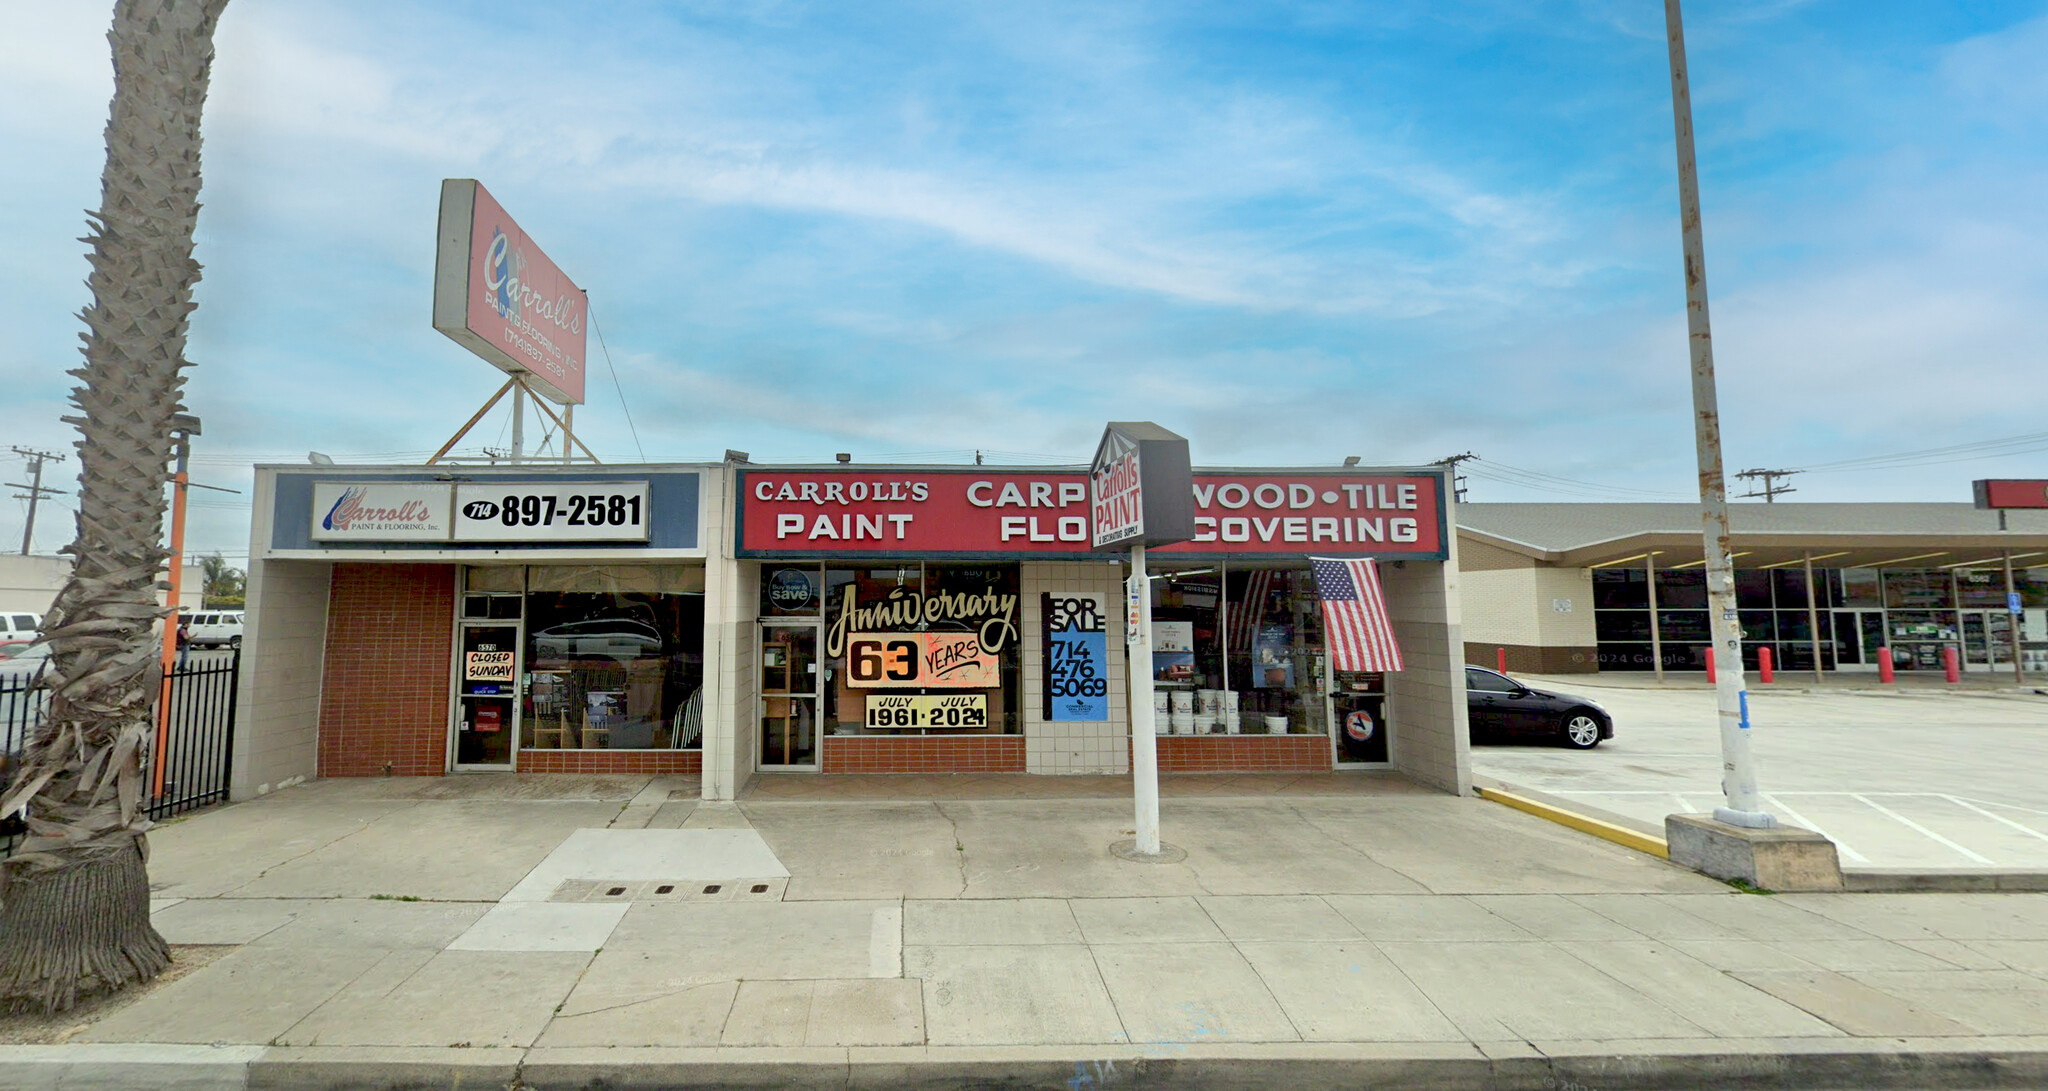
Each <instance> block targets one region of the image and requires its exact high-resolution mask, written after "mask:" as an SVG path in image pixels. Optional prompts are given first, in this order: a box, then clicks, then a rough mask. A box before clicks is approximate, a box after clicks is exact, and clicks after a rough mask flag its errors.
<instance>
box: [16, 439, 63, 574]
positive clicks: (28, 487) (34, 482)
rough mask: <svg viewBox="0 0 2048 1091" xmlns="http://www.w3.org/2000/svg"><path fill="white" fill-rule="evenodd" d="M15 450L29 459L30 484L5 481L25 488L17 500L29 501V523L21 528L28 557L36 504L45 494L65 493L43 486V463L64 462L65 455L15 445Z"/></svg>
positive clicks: (34, 526)
mask: <svg viewBox="0 0 2048 1091" xmlns="http://www.w3.org/2000/svg"><path fill="white" fill-rule="evenodd" d="M13 451H14V453H15V454H17V455H20V456H21V457H23V458H25V459H28V484H25V485H24V484H22V483H21V482H18V481H8V482H5V484H6V485H8V486H9V487H11V488H16V489H21V490H24V491H22V492H18V493H15V494H14V498H15V499H16V500H26V501H28V525H27V526H25V527H23V528H22V530H21V555H22V556H24V557H26V556H28V551H29V549H30V548H31V547H32V546H33V545H34V542H35V537H36V505H37V504H38V503H40V502H41V501H42V499H43V497H45V496H62V495H64V494H63V493H62V492H59V491H58V490H56V489H46V488H44V487H43V463H45V462H62V461H64V456H63V455H60V454H57V453H55V452H52V451H38V450H34V449H32V448H29V447H15V448H13Z"/></svg>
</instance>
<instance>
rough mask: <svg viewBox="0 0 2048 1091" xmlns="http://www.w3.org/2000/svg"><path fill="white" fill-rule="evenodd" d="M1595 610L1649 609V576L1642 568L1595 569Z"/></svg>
mask: <svg viewBox="0 0 2048 1091" xmlns="http://www.w3.org/2000/svg"><path fill="white" fill-rule="evenodd" d="M1593 608H1594V609H1595V610H1647V609H1649V608H1650V579H1649V574H1648V573H1646V572H1644V571H1643V570H1642V569H1640V568H1596V569H1594V570H1593Z"/></svg>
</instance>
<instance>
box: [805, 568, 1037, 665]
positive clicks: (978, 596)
mask: <svg viewBox="0 0 2048 1091" xmlns="http://www.w3.org/2000/svg"><path fill="white" fill-rule="evenodd" d="M1016 638H1017V596H1016V595H1014V594H1010V593H1008V592H1001V591H996V590H994V589H990V590H987V591H966V592H954V591H933V592H920V591H913V590H911V589H909V588H907V587H893V588H890V590H889V593H888V594H887V595H886V596H884V597H883V598H882V599H881V600H880V601H877V602H871V603H866V604H863V603H862V602H861V601H860V600H859V594H858V591H857V590H856V588H854V587H853V586H851V585H849V586H848V587H847V588H846V596H845V598H844V599H843V600H842V602H841V605H840V608H839V609H838V611H837V614H836V616H835V617H834V618H833V619H832V624H831V626H830V627H829V628H828V629H827V630H826V633H825V655H826V656H827V657H828V658H832V659H837V658H839V657H840V656H842V655H844V656H845V657H846V681H847V685H848V686H851V687H854V688H860V689H896V688H902V689H920V688H921V689H995V688H997V687H999V686H1000V685H1001V684H1002V660H1001V656H1002V651H1003V649H1004V648H1005V647H1006V646H1008V644H1009V642H1010V641H1012V640H1015V639H1016Z"/></svg>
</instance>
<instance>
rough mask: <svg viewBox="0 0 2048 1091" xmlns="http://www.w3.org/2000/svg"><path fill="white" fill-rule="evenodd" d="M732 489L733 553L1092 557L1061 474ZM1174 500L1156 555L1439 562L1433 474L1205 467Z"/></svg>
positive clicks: (860, 477) (809, 476) (1083, 488)
mask: <svg viewBox="0 0 2048 1091" xmlns="http://www.w3.org/2000/svg"><path fill="white" fill-rule="evenodd" d="M738 489H739V505H740V513H739V514H740V518H739V531H738V542H737V546H738V550H739V555H740V556H741V557H766V558H774V557H792V558H794V557H806V558H816V557H889V558H904V559H909V558H916V557H929V558H948V557H950V558H959V559H965V558H983V559H994V558H1003V557H1017V556H1034V557H1040V556H1042V557H1048V558H1050V557H1074V558H1079V557H1099V556H1100V554H1099V553H1096V552H1095V551H1094V546H1093V539H1092V535H1091V527H1090V524H1091V517H1090V504H1089V499H1088V475H1087V474H1085V473H1077V472H1074V471H1071V470H1067V471H1038V472H1032V471H987V470H983V469H981V468H978V467H965V468H962V469H958V470H954V469H940V470H924V469H917V470H900V469H895V468H875V469H867V470H857V469H824V468H819V469H796V468H792V469H750V470H742V471H740V472H739V474H738ZM1181 491H1182V492H1183V493H1184V494H1185V495H1186V497H1187V499H1188V500H1189V502H1190V503H1189V505H1188V508H1189V511H1190V512H1191V513H1192V517H1191V518H1190V520H1189V523H1190V525H1191V529H1192V534H1191V535H1190V536H1189V540H1187V541H1184V542H1179V543H1175V544H1171V545H1160V546H1154V547H1152V551H1153V552H1156V553H1157V554H1158V555H1159V556H1161V557H1163V558H1169V557H1189V558H1216V557H1224V558H1231V557H1242V558H1257V557H1284V556H1292V557H1300V556H1303V555H1305V554H1308V553H1314V554H1316V555H1318V556H1328V557H1343V556H1353V557H1384V558H1388V559H1393V560H1399V559H1402V558H1408V559H1415V560H1442V559H1443V558H1444V556H1445V555H1446V550H1445V541H1446V538H1445V534H1446V527H1445V525H1444V508H1443V477H1442V476H1441V475H1440V474H1437V473H1432V472H1420V471H1419V472H1390V471H1374V470H1368V469H1358V470H1344V469H1334V468H1333V469H1330V470H1327V471H1324V470H1213V471H1203V472H1199V473H1195V474H1193V475H1192V480H1190V481H1188V482H1186V483H1184V484H1183V485H1182V486H1181ZM1148 502H1149V501H1148ZM1151 526H1152V523H1151V521H1150V520H1149V518H1148V521H1147V527H1148V529H1147V531H1146V534H1147V537H1148V538H1149V537H1150V535H1151V533H1152V532H1151V530H1150V529H1149V528H1150V527H1151ZM1125 544H1128V541H1127V542H1126V543H1125Z"/></svg>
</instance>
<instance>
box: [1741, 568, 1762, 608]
mask: <svg viewBox="0 0 2048 1091" xmlns="http://www.w3.org/2000/svg"><path fill="white" fill-rule="evenodd" d="M1735 605H1736V606H1737V607H1738V608H1740V609H1744V610H1768V609H1770V608H1771V574H1770V573H1769V572H1765V571H1763V570H1761V569H1756V568H1751V569H1747V570H1745V569H1736V571H1735Z"/></svg>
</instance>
